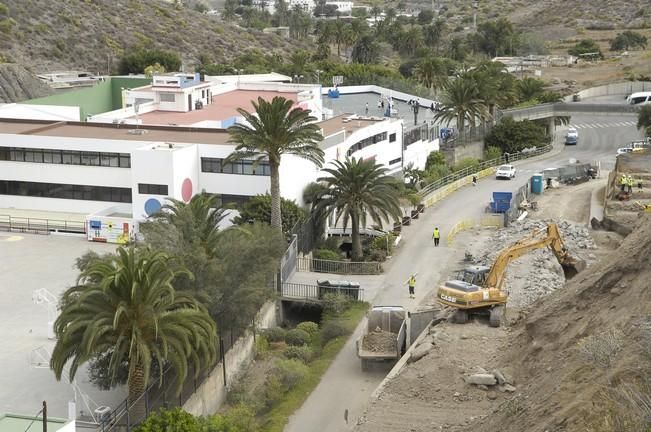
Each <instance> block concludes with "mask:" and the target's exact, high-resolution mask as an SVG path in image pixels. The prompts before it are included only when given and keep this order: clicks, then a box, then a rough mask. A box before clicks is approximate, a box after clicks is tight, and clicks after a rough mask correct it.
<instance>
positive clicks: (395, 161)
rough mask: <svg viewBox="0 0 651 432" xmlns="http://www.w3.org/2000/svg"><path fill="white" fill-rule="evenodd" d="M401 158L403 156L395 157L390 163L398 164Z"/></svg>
mask: <svg viewBox="0 0 651 432" xmlns="http://www.w3.org/2000/svg"><path fill="white" fill-rule="evenodd" d="M401 160H402V158H401V157H399V158H397V159H394V160H391V161H389V165H393V164H397V163H398V162H400V161H401Z"/></svg>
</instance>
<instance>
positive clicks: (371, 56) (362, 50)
mask: <svg viewBox="0 0 651 432" xmlns="http://www.w3.org/2000/svg"><path fill="white" fill-rule="evenodd" d="M350 58H351V60H352V61H353V62H354V63H361V64H371V63H377V62H378V60H379V58H380V46H379V45H378V44H377V42H375V38H374V37H373V36H371V35H364V36H362V37H360V38H359V39H358V40H357V42H356V43H355V45H354V46H353V52H352V53H351V55H350Z"/></svg>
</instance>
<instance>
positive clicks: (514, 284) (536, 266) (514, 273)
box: [471, 219, 596, 308]
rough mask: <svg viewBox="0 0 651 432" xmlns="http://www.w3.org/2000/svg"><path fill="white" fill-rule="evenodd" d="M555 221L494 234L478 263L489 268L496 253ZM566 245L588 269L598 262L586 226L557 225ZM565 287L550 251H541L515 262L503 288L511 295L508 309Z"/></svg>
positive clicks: (530, 223) (525, 224)
mask: <svg viewBox="0 0 651 432" xmlns="http://www.w3.org/2000/svg"><path fill="white" fill-rule="evenodd" d="M549 222H553V221H544V220H535V219H531V220H524V221H521V222H515V223H513V224H511V225H510V226H509V227H507V228H503V229H500V230H497V231H496V232H494V233H493V234H492V235H491V236H490V238H489V239H488V241H485V242H483V244H482V245H481V246H480V250H479V251H475V252H474V253H472V254H471V255H472V256H473V262H474V263H475V264H481V265H487V266H490V265H492V264H493V262H494V260H495V257H496V256H497V254H498V253H499V252H500V251H501V250H502V249H504V248H505V247H508V246H510V245H512V244H514V243H515V242H517V241H518V240H520V239H522V238H523V237H525V236H527V235H529V234H531V232H532V231H533V230H535V229H545V228H546V227H547V224H548V223H549ZM557 224H558V228H559V230H560V232H561V235H562V238H563V242H564V243H565V246H566V247H567V248H568V250H569V252H570V254H571V255H572V256H574V257H576V258H580V259H583V260H584V261H585V262H586V264H587V265H588V266H589V265H590V264H592V263H593V262H594V261H595V260H596V256H595V254H594V253H592V252H591V250H593V249H596V245H595V243H594V241H593V240H592V237H591V236H590V232H589V230H588V228H587V227H585V226H583V225H578V224H574V223H571V222H567V221H561V222H558V223H557ZM564 284H565V276H564V274H563V269H562V267H561V266H560V264H559V263H558V261H557V260H556V257H555V256H554V254H553V253H552V251H551V250H550V249H549V248H544V249H538V250H534V251H531V252H529V253H528V254H525V255H523V256H522V257H520V258H519V259H517V260H516V261H514V262H512V263H511V264H510V265H509V267H508V268H507V271H506V279H505V282H504V288H505V289H506V290H508V292H509V306H511V307H516V308H524V307H527V306H529V305H530V304H532V303H533V302H535V301H536V300H538V299H539V298H540V297H541V296H543V295H546V294H547V293H550V292H552V291H555V290H557V289H559V288H561V287H562V286H563V285H564Z"/></svg>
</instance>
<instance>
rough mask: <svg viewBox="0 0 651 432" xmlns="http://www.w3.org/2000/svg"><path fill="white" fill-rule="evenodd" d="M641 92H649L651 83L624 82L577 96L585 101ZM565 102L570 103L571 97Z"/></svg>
mask: <svg viewBox="0 0 651 432" xmlns="http://www.w3.org/2000/svg"><path fill="white" fill-rule="evenodd" d="M642 91H651V82H645V81H624V82H619V83H613V84H608V85H603V86H599V87H593V88H589V89H585V90H581V91H580V92H578V95H579V97H580V98H581V99H585V98H591V97H598V96H610V95H630V94H631V93H635V92H642ZM565 100H566V102H572V96H568V97H567V98H565Z"/></svg>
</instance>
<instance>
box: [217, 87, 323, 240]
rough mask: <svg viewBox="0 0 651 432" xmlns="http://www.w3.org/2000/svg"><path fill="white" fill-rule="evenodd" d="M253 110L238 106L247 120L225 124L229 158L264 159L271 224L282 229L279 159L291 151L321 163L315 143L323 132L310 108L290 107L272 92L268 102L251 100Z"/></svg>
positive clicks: (232, 159)
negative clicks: (232, 146)
mask: <svg viewBox="0 0 651 432" xmlns="http://www.w3.org/2000/svg"><path fill="white" fill-rule="evenodd" d="M252 104H253V107H254V108H255V114H253V113H250V112H248V111H246V110H245V109H242V108H238V110H237V112H238V113H239V114H240V115H241V116H242V117H244V119H245V120H246V121H247V123H248V124H240V123H238V124H235V125H233V126H231V127H230V128H228V133H229V134H230V142H232V143H235V144H236V145H237V147H236V148H235V151H234V152H233V153H232V154H231V155H230V156H229V157H228V159H229V160H231V161H234V160H239V159H245V158H255V159H256V160H258V161H259V160H264V159H266V160H268V161H269V169H270V175H271V188H270V189H271V226H272V227H274V228H276V229H277V230H278V231H279V232H282V218H281V210H280V171H279V168H280V159H281V157H282V155H284V154H292V155H296V156H299V157H301V158H304V159H307V160H309V161H311V162H313V163H314V164H316V165H317V166H321V164H322V163H323V150H321V149H320V148H319V143H320V142H321V141H322V140H323V136H322V135H321V132H320V130H319V127H318V126H317V125H316V124H314V122H315V121H316V120H317V119H316V118H315V117H313V116H311V115H310V110H303V109H301V108H294V109H293V108H292V107H293V105H294V101H292V100H288V99H285V98H283V97H281V96H276V97H274V98H273V100H272V101H271V102H267V101H266V100H264V99H263V98H261V97H260V98H258V101H257V102H255V101H252Z"/></svg>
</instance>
